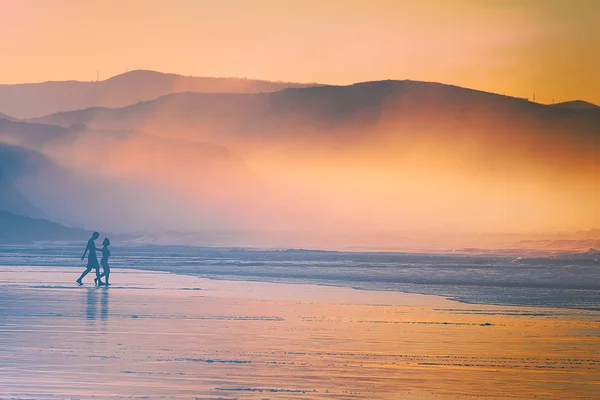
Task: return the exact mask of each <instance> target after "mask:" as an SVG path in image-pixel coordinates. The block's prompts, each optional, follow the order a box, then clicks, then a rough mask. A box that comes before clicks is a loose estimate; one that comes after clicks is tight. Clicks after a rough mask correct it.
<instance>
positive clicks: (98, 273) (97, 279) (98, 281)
mask: <svg viewBox="0 0 600 400" xmlns="http://www.w3.org/2000/svg"><path fill="white" fill-rule="evenodd" d="M95 267H96V277H95V278H94V282H95V283H96V284H97V285H98V286H102V285H104V282H102V279H100V278H101V277H100V265H98V264H96V266H95Z"/></svg>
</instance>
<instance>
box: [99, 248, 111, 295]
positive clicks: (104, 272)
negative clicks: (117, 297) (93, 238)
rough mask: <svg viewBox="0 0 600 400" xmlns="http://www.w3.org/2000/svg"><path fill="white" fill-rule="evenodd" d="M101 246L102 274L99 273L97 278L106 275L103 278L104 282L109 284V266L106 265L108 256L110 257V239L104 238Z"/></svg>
mask: <svg viewBox="0 0 600 400" xmlns="http://www.w3.org/2000/svg"><path fill="white" fill-rule="evenodd" d="M102 246H103V247H102V259H101V260H100V264H101V265H102V274H100V276H99V277H98V279H101V278H104V277H106V279H104V284H105V285H106V286H109V285H110V283H108V278H109V277H110V266H109V265H108V258H109V257H110V250H109V249H108V246H110V239H109V238H104V241H103V242H102Z"/></svg>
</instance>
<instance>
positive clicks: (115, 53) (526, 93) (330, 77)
mask: <svg viewBox="0 0 600 400" xmlns="http://www.w3.org/2000/svg"><path fill="white" fill-rule="evenodd" d="M0 38H1V39H0V54H1V58H2V63H1V67H0V82H2V83H19V82H37V81H44V80H66V79H77V80H93V79H95V77H96V71H97V70H100V77H101V79H105V78H107V77H109V76H112V75H116V74H119V73H122V72H124V71H125V70H126V69H130V70H131V69H152V70H158V71H163V72H173V73H180V74H185V75H196V76H235V77H244V76H245V77H248V78H261V79H268V80H285V81H302V82H322V83H333V84H348V83H353V82H357V81H366V80H379V79H414V80H427V81H438V82H443V83H452V84H456V85H460V86H466V87H472V88H477V89H482V90H487V91H493V92H499V93H503V92H505V93H506V94H510V95H514V96H520V97H531V96H532V93H533V92H535V93H536V100H537V101H540V102H547V103H550V102H552V99H555V100H556V101H557V102H558V101H566V100H572V99H584V100H588V101H592V102H594V103H596V104H600V74H599V73H598V71H600V55H599V53H598V51H596V50H595V49H598V48H600V1H596V0H546V1H543V0H540V1H536V0H520V1H519V0H517V1H513V0H489V1H475V0H441V1H423V2H414V1H403V0H325V1H323V0H301V1H300V0H299V1H293V0H292V1H284V0H245V1H243V0H238V1H233V0H219V1H202V0H171V1H152V0H145V1H141V0H129V1H123V0H118V1H117V0H105V1H78V0H48V1H44V0H37V1H34V0H0Z"/></svg>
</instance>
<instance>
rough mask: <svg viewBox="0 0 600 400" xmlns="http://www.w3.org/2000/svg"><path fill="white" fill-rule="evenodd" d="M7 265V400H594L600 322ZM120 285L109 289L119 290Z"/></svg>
mask: <svg viewBox="0 0 600 400" xmlns="http://www.w3.org/2000/svg"><path fill="white" fill-rule="evenodd" d="M78 272H80V271H79V270H77V269H72V268H29V267H0V299H1V301H0V317H1V318H0V331H1V335H0V397H1V398H7V397H8V398H10V397H18V398H21V397H30V398H31V397H32V398H52V397H59V398H64V397H75V398H88V397H92V396H96V397H97V398H106V397H132V396H133V397H136V396H150V397H151V398H154V397H163V396H164V397H167V398H173V397H180V398H202V399H204V398H210V399H214V398H223V399H234V398H239V399H246V398H283V399H310V398H331V399H373V398H387V399H401V398H416V399H421V398H451V399H456V398H478V397H485V398H507V397H509V398H531V397H533V396H537V398H551V399H557V398H569V399H570V398H597V396H598V393H600V383H599V379H598V377H599V372H600V368H599V362H600V340H599V334H600V324H599V321H600V313H599V312H592V311H576V310H563V309H541V308H526V307H499V306H491V305H471V304H462V303H458V302H453V301H449V300H445V299H443V298H440V297H435V296H424V295H413V294H404V293H393V292H367V291H357V290H353V289H348V288H337V287H324V286H313V285H287V284H272V283H258V282H232V281H215V280H207V279H201V278H196V277H189V276H179V275H174V274H168V273H156V272H146V271H132V270H126V271H118V274H115V275H114V280H113V282H114V286H113V287H111V288H108V289H106V288H94V287H92V285H91V281H90V283H88V284H87V285H86V286H84V287H77V286H76V285H75V283H74V280H75V279H76V275H77V274H78ZM111 280H112V279H111Z"/></svg>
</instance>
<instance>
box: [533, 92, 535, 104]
mask: <svg viewBox="0 0 600 400" xmlns="http://www.w3.org/2000/svg"><path fill="white" fill-rule="evenodd" d="M533 102H534V103H535V93H534V94H533Z"/></svg>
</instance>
